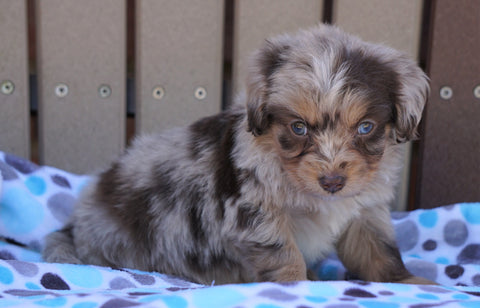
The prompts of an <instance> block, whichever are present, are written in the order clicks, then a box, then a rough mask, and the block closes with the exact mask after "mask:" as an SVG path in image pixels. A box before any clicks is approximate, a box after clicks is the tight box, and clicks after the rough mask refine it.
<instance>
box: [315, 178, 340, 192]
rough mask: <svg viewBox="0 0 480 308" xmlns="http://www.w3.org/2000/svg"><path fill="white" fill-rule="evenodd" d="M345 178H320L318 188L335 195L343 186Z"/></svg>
mask: <svg viewBox="0 0 480 308" xmlns="http://www.w3.org/2000/svg"><path fill="white" fill-rule="evenodd" d="M345 181H346V178H345V177H344V176H341V175H333V176H322V177H321V178H320V179H319V182H320V186H321V187H322V188H323V189H324V190H325V191H328V192H329V193H332V194H334V193H336V192H337V191H339V190H341V189H342V188H343V187H344V186H345Z"/></svg>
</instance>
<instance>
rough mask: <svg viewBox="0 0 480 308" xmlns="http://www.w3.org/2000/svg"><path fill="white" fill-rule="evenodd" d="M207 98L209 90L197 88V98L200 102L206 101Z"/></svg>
mask: <svg viewBox="0 0 480 308" xmlns="http://www.w3.org/2000/svg"><path fill="white" fill-rule="evenodd" d="M206 97H207V90H206V89H205V88H204V87H197V88H196V89H195V98H196V99H198V100H200V101H201V100H204V99H205V98H206Z"/></svg>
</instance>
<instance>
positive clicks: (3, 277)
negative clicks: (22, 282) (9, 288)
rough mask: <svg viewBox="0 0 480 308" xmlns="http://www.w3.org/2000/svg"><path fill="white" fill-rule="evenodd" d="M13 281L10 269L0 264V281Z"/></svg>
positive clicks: (5, 282) (7, 282)
mask: <svg viewBox="0 0 480 308" xmlns="http://www.w3.org/2000/svg"><path fill="white" fill-rule="evenodd" d="M12 282H13V274H12V271H11V270H9V269H8V268H6V267H3V266H0V283H3V284H11V283H12Z"/></svg>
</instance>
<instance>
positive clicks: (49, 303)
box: [35, 297, 67, 307]
mask: <svg viewBox="0 0 480 308" xmlns="http://www.w3.org/2000/svg"><path fill="white" fill-rule="evenodd" d="M66 303H67V299H66V298H64V297H57V298H49V299H44V300H41V301H36V302H35V304H37V305H40V306H45V307H61V306H64V305H65V304H66Z"/></svg>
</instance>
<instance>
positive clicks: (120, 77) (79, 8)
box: [36, 0, 126, 172]
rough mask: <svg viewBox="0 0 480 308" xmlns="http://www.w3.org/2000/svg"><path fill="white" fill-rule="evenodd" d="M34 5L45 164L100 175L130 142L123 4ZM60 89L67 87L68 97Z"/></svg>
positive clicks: (49, 0)
mask: <svg viewBox="0 0 480 308" xmlns="http://www.w3.org/2000/svg"><path fill="white" fill-rule="evenodd" d="M36 7H37V18H38V19H37V21H38V25H37V45H38V72H39V75H38V81H39V96H40V97H39V115H40V159H41V162H42V163H46V164H49V165H54V166H56V167H59V168H63V169H66V170H69V171H74V172H91V171H95V170H98V169H99V168H102V167H105V166H106V164H107V162H109V161H110V160H111V159H112V158H113V157H114V156H116V155H118V154H119V152H120V151H121V150H122V149H123V147H124V144H125V83H126V77H125V38H126V34H125V33H126V32H125V27H126V26H125V1H117V0H102V1H97V0H82V1H77V0H41V1H37V2H36ZM59 84H65V85H67V86H68V93H67V94H66V95H65V96H63V97H62V95H63V94H64V93H65V89H64V90H63V92H62V89H61V88H60V89H58V88H57V86H58V85H59ZM101 85H108V87H109V88H110V89H111V93H110V95H109V96H108V89H107V90H106V91H107V92H105V93H100V92H99V88H100V87H101ZM56 89H57V90H58V91H57V92H56ZM103 94H106V96H108V97H106V98H102V97H101V96H102V95H103Z"/></svg>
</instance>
